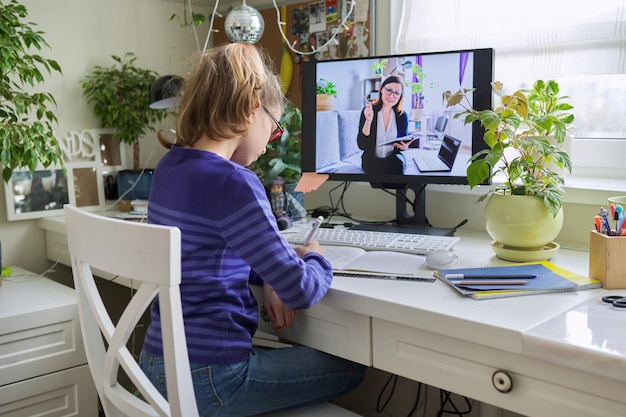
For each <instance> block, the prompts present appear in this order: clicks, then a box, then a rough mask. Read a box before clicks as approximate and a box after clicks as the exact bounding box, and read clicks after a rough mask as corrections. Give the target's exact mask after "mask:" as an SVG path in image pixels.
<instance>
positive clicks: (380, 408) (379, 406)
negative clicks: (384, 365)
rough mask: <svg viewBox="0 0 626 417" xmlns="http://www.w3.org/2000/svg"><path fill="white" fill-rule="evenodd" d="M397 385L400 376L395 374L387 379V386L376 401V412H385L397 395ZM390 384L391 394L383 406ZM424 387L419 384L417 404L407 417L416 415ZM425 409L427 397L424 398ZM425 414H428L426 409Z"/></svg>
mask: <svg viewBox="0 0 626 417" xmlns="http://www.w3.org/2000/svg"><path fill="white" fill-rule="evenodd" d="M392 381H393V382H392ZM397 383H398V375H395V374H392V375H389V378H387V382H385V385H384V386H383V388H382V389H381V390H380V393H379V394H378V399H377V401H376V412H378V413H382V412H383V411H384V409H385V407H387V405H388V404H389V402H390V401H391V398H392V397H393V395H394V393H395V390H396V385H397ZM389 384H392V386H391V392H390V393H389V396H388V397H387V399H386V400H385V401H384V403H383V404H381V402H382V397H383V394H384V393H385V391H386V390H387V389H388V387H389ZM422 385H423V384H422V383H421V382H418V385H417V394H416V396H415V402H414V403H413V407H412V408H411V411H409V413H408V414H407V415H406V417H411V416H412V415H413V413H415V410H417V406H418V404H419V401H420V397H421V394H422ZM424 407H426V396H424ZM425 412H426V409H425V408H424V413H425Z"/></svg>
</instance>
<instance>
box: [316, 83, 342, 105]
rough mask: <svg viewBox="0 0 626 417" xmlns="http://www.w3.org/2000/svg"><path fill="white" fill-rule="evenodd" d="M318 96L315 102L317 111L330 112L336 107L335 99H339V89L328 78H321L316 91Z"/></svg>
mask: <svg viewBox="0 0 626 417" xmlns="http://www.w3.org/2000/svg"><path fill="white" fill-rule="evenodd" d="M315 92H316V94H317V96H316V101H315V110H317V111H328V110H332V109H333V108H334V107H335V97H337V89H336V88H335V84H333V83H332V81H329V80H327V79H326V78H320V80H319V81H318V82H317V88H316V90H315Z"/></svg>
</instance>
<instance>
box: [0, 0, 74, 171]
mask: <svg viewBox="0 0 626 417" xmlns="http://www.w3.org/2000/svg"><path fill="white" fill-rule="evenodd" d="M27 16H28V11H27V9H26V7H24V6H23V5H21V4H20V3H18V2H17V1H15V0H12V1H11V2H10V3H8V4H4V3H0V51H1V52H0V97H1V99H0V163H1V164H2V179H3V180H4V181H5V182H7V183H8V182H9V180H10V179H11V176H12V174H13V171H14V170H16V169H18V168H21V167H28V168H29V169H30V170H31V171H34V170H35V169H36V168H37V166H38V165H39V164H41V165H43V166H44V167H48V166H50V165H56V164H58V165H63V159H62V152H61V148H60V147H59V142H58V140H57V139H56V138H55V136H54V132H53V130H52V124H53V123H56V122H57V117H56V115H55V114H54V112H53V111H52V110H51V107H53V106H56V101H55V99H54V97H53V96H52V95H51V94H49V93H45V92H32V91H31V90H30V88H31V87H34V86H36V85H38V84H41V83H43V82H44V75H43V73H42V71H43V70H45V72H47V73H48V74H50V73H51V72H52V71H56V72H58V73H61V67H60V66H59V64H58V63H57V62H56V61H54V60H52V59H46V58H44V57H42V56H41V55H39V54H37V53H32V52H31V50H37V51H39V50H41V49H42V48H43V47H47V48H49V45H48V44H47V43H46V41H45V40H44V38H43V37H42V35H43V34H44V33H43V32H41V31H36V30H34V29H33V28H32V26H34V25H35V24H34V23H25V22H24V19H25V18H26V17H27Z"/></svg>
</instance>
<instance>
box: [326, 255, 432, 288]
mask: <svg viewBox="0 0 626 417" xmlns="http://www.w3.org/2000/svg"><path fill="white" fill-rule="evenodd" d="M324 257H325V258H326V259H327V260H328V262H329V263H330V264H331V266H332V267H333V275H334V276H337V277H348V278H369V279H372V278H373V279H389V280H415V281H427V282H434V281H435V278H434V275H433V272H432V271H430V273H428V274H425V273H424V271H423V270H421V269H420V268H421V267H422V265H424V263H425V260H426V257H425V256H423V255H413V254H409V253H402V252H393V251H366V250H364V249H361V248H357V247H354V246H324Z"/></svg>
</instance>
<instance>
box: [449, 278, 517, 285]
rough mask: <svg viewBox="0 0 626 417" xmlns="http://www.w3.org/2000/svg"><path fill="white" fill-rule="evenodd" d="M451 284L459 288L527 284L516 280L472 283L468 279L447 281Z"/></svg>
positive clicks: (486, 280) (483, 280)
mask: <svg viewBox="0 0 626 417" xmlns="http://www.w3.org/2000/svg"><path fill="white" fill-rule="evenodd" d="M449 282H450V283H451V284H454V285H459V286H461V287H464V286H467V285H524V284H528V281H524V280H516V279H480V280H476V281H472V280H469V279H462V280H458V281H449Z"/></svg>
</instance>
